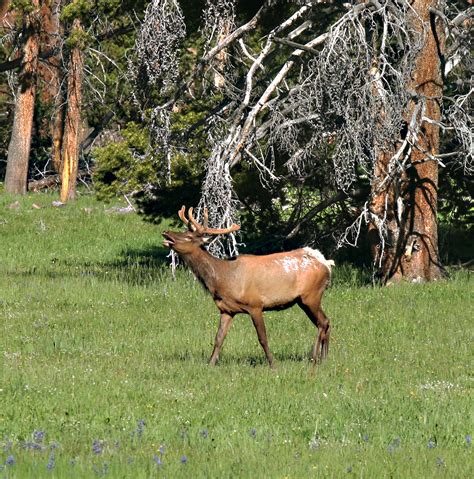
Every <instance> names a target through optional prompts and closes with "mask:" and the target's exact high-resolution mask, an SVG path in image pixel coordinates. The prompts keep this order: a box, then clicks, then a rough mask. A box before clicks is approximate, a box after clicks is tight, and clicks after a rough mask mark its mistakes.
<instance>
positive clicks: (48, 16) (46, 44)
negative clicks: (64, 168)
mask: <svg viewBox="0 0 474 479" xmlns="http://www.w3.org/2000/svg"><path fill="white" fill-rule="evenodd" d="M60 8H61V0H46V1H45V2H44V3H43V5H42V9H41V11H42V17H43V28H42V34H41V37H40V38H41V47H42V50H44V49H46V51H54V52H56V53H55V54H54V55H52V56H50V58H49V59H48V62H40V64H39V76H40V77H41V79H42V80H43V82H42V84H43V86H42V88H41V94H40V95H41V102H42V103H43V104H44V105H45V106H47V107H48V110H49V111H51V112H52V113H51V115H48V116H46V115H45V117H44V118H43V120H42V124H41V130H42V134H45V132H47V135H50V136H51V139H52V146H51V159H52V163H53V168H54V170H55V171H56V172H57V173H59V172H60V171H61V145H62V137H63V133H64V131H63V130H64V107H63V105H64V92H63V91H62V89H61V77H62V74H63V71H62V70H63V69H62V65H61V57H60V52H59V48H58V43H59V35H60V20H59V14H60ZM40 58H41V55H40Z"/></svg>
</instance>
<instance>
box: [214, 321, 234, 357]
mask: <svg viewBox="0 0 474 479" xmlns="http://www.w3.org/2000/svg"><path fill="white" fill-rule="evenodd" d="M233 319H234V317H233V316H231V315H230V314H226V313H221V319H220V321H219V329H218V330H217V334H216V341H215V343H214V350H213V351H212V355H211V359H210V360H209V364H210V365H211V366H214V365H215V364H216V361H217V360H218V359H219V353H220V351H221V348H222V343H223V342H224V339H225V337H226V335H227V332H228V331H229V328H230V325H231V324H232V320H233Z"/></svg>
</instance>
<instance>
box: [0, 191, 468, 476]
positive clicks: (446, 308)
mask: <svg viewBox="0 0 474 479" xmlns="http://www.w3.org/2000/svg"><path fill="white" fill-rule="evenodd" d="M53 199H54V197H52V196H49V195H46V194H37V195H28V196H27V197H25V198H23V199H20V200H19V203H16V204H15V203H14V201H15V199H14V198H11V197H8V196H3V197H1V198H0V238H1V248H0V321H1V334H0V351H1V354H2V359H1V361H2V364H3V367H2V369H3V372H2V375H1V377H0V477H8V478H13V477H18V478H27V477H31V478H43V477H64V478H76V477H78V478H79V477H84V478H89V477H95V476H103V475H104V476H108V477H113V478H120V477H124V478H125V477H130V478H142V477H160V476H165V477H169V478H175V477H193V478H200V477H203V478H204V477H206V478H209V477H212V478H214V477H215V478H226V477H228V478H230V477H239V478H240V477H244V478H263V477H265V478H285V477H288V478H305V477H318V478H319V477H353V476H354V477H355V476H357V477H366V478H383V477H391V478H395V477H400V478H407V477H410V478H414V477H427V478H432V477H449V478H463V477H466V478H468V477H474V468H473V464H474V462H473V448H474V446H473V445H472V444H471V441H472V439H471V438H472V434H473V432H474V418H473V415H474V409H473V407H472V405H473V399H474V398H473V394H472V386H473V369H472V367H473V359H474V357H473V349H472V341H471V340H472V336H473V332H474V328H473V321H472V318H473V295H472V291H473V280H472V277H470V275H469V273H467V272H463V271H460V272H456V273H453V275H452V277H451V279H450V280H448V281H443V282H439V283H435V284H416V285H412V284H401V285H398V286H393V287H388V288H379V287H371V286H368V285H365V286H364V285H361V284H360V281H359V280H358V278H359V274H358V273H357V271H355V270H351V269H350V268H347V267H345V268H344V267H338V266H336V268H335V270H334V280H333V285H332V286H331V287H330V288H329V289H328V291H327V292H326V294H325V296H324V298H323V306H324V309H325V311H326V313H327V314H328V316H329V317H330V318H331V319H332V324H333V329H332V338H331V341H332V342H331V347H330V352H329V358H328V360H327V361H326V362H325V363H323V364H321V365H319V366H318V367H317V368H316V369H315V370H313V369H312V367H311V365H310V363H309V361H308V359H307V358H308V356H309V352H310V350H311V346H312V343H313V340H314V336H315V331H314V328H313V326H312V325H311V323H310V322H309V321H308V319H307V318H306V317H305V315H304V313H302V312H301V311H300V310H299V309H298V308H293V309H290V310H287V311H284V312H275V313H267V314H266V325H267V331H268V335H269V343H270V348H271V350H272V352H273V353H274V355H275V359H276V365H277V370H276V371H275V372H272V371H271V370H270V369H269V368H268V367H267V365H266V363H265V359H264V355H263V352H262V351H261V348H260V346H259V344H258V341H257V337H256V334H255V331H254V328H253V326H252V323H251V321H250V320H249V319H248V317H246V316H238V317H237V318H236V321H235V324H234V325H233V327H232V329H231V331H230V333H229V335H228V337H227V339H226V342H225V344H224V348H223V351H222V354H221V359H220V362H219V363H218V365H217V366H216V367H215V368H211V367H209V366H208V365H207V359H208V357H209V355H210V353H211V349H212V345H213V340H214V335H215V332H216V329H217V320H218V315H217V310H216V308H215V306H214V304H213V302H212V300H211V298H210V297H209V296H208V295H207V294H206V293H205V291H204V290H203V289H202V287H201V286H200V285H199V283H198V282H196V281H195V280H194V279H193V278H192V277H191V275H190V274H189V273H188V272H187V271H186V270H179V271H178V272H177V276H176V279H175V280H173V278H172V275H171V271H170V268H169V266H168V264H167V262H166V259H165V255H166V254H167V251H165V250H164V248H163V247H162V246H161V242H162V238H161V231H162V230H163V229H164V226H165V225H161V226H157V225H151V224H148V223H145V222H143V221H142V220H141V218H140V217H139V216H138V215H136V214H134V213H131V214H121V213H119V212H117V211H115V210H113V209H112V210H110V206H104V205H103V204H101V203H98V202H96V201H95V200H94V199H91V198H87V197H82V198H80V199H79V200H78V201H77V202H75V203H73V204H70V205H67V206H63V207H59V208H54V207H52V206H51V202H52V200H53ZM33 204H36V205H37V206H40V207H41V208H39V209H37V208H35V207H34V206H33ZM121 206H123V205H121Z"/></svg>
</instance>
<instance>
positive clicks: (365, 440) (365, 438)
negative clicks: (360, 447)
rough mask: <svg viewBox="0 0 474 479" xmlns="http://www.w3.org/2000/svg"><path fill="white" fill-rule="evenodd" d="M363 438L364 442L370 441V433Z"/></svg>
mask: <svg viewBox="0 0 474 479" xmlns="http://www.w3.org/2000/svg"><path fill="white" fill-rule="evenodd" d="M362 440H363V441H364V442H368V441H369V435H368V434H364V435H363V436H362Z"/></svg>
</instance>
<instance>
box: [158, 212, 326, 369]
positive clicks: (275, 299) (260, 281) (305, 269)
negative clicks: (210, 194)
mask: <svg viewBox="0 0 474 479" xmlns="http://www.w3.org/2000/svg"><path fill="white" fill-rule="evenodd" d="M184 211H185V208H184V206H183V207H182V208H181V210H180V211H179V213H178V214H179V217H180V218H181V220H182V221H183V222H184V223H185V224H186V225H187V226H188V231H187V232H184V233H178V232H172V231H166V232H165V233H163V236H164V238H165V241H164V242H163V244H164V245H165V246H167V247H168V248H172V249H173V250H174V251H175V252H176V253H177V254H178V255H179V256H180V257H181V258H182V259H183V261H184V262H185V263H186V264H187V265H188V266H189V268H191V270H192V271H193V273H194V274H195V275H196V277H197V278H198V279H199V280H200V281H201V282H202V283H203V285H204V286H205V287H206V289H207V290H208V291H209V292H210V294H211V295H212V297H213V299H214V302H215V304H216V306H217V308H218V309H219V312H220V323H219V329H218V331H217V335H216V340H215V345H214V350H213V352H212V355H211V359H210V364H212V365H214V364H215V363H216V361H217V359H218V357H219V353H220V350H221V347H222V344H223V342H224V339H225V337H226V335H227V332H228V331H229V328H230V326H231V324H232V320H233V318H234V316H235V315H236V314H238V313H245V314H249V315H250V317H251V318H252V321H253V324H254V326H255V329H256V331H257V335H258V340H259V342H260V344H261V346H262V348H263V350H264V351H265V355H266V357H267V360H268V363H269V365H270V367H273V363H274V362H273V356H272V354H271V352H270V350H269V348H268V341H267V334H266V330H265V323H264V321H263V312H264V311H268V310H280V309H286V308H289V307H290V306H293V305H294V304H298V305H299V306H300V307H301V308H302V309H303V310H304V312H305V313H306V314H307V316H308V317H309V319H310V320H311V321H312V322H313V324H314V325H315V326H316V327H317V329H318V333H317V336H316V340H315V343H314V347H313V351H312V360H313V361H317V360H318V359H319V358H320V357H321V358H324V357H325V356H327V353H328V349H329V334H330V324H329V319H328V318H327V316H326V315H325V314H324V312H323V310H322V308H321V298H322V295H323V293H324V290H325V289H326V286H327V284H328V282H329V279H330V273H331V266H333V265H334V262H333V261H331V260H326V259H325V258H324V256H323V255H322V254H321V253H320V252H319V251H318V250H314V249H311V248H300V249H297V250H293V251H289V252H284V253H274V254H269V255H262V256H257V255H245V254H244V255H239V256H237V257H235V258H232V259H219V258H216V257H214V256H212V255H211V254H210V253H208V252H207V251H206V250H205V249H204V246H205V244H206V243H207V242H208V241H210V240H211V239H212V237H213V236H214V235H218V234H226V233H230V232H233V231H237V230H238V229H239V228H240V227H239V226H238V225H235V224H234V225H232V226H230V227H229V228H225V229H213V228H208V227H207V211H205V212H204V222H203V224H202V225H201V224H200V223H198V222H197V221H196V220H195V219H194V217H193V209H192V208H190V209H189V212H188V218H189V219H187V218H186V216H185V213H184Z"/></svg>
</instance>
